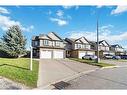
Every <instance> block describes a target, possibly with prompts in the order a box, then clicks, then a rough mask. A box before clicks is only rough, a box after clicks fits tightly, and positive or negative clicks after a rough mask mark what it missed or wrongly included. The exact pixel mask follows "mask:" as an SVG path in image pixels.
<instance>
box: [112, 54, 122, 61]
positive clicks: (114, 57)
mask: <svg viewBox="0 0 127 95" xmlns="http://www.w3.org/2000/svg"><path fill="white" fill-rule="evenodd" d="M112 59H117V60H118V59H121V57H120V56H117V55H115V56H113V57H112Z"/></svg>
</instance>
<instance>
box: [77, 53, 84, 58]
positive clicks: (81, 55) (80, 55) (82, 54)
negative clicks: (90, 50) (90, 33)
mask: <svg viewBox="0 0 127 95" xmlns="http://www.w3.org/2000/svg"><path fill="white" fill-rule="evenodd" d="M84 55H86V53H85V52H80V53H79V56H78V57H79V58H82V57H83V56H84Z"/></svg>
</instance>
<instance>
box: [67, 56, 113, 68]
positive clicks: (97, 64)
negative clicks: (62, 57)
mask: <svg viewBox="0 0 127 95" xmlns="http://www.w3.org/2000/svg"><path fill="white" fill-rule="evenodd" d="M69 59H70V60H74V61H78V62H82V63H87V64H89V65H94V66H99V67H107V66H115V65H114V64H107V63H102V62H100V63H96V62H95V61H94V60H85V59H79V58H69Z"/></svg>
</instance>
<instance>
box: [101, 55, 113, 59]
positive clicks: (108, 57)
mask: <svg viewBox="0 0 127 95" xmlns="http://www.w3.org/2000/svg"><path fill="white" fill-rule="evenodd" d="M103 58H104V59H112V58H113V55H111V54H105V55H104V56H103Z"/></svg>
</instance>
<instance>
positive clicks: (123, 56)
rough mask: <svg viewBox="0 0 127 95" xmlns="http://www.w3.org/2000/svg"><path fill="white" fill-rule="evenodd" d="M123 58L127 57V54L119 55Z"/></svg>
mask: <svg viewBox="0 0 127 95" xmlns="http://www.w3.org/2000/svg"><path fill="white" fill-rule="evenodd" d="M119 56H120V57H121V59H127V55H119Z"/></svg>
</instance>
